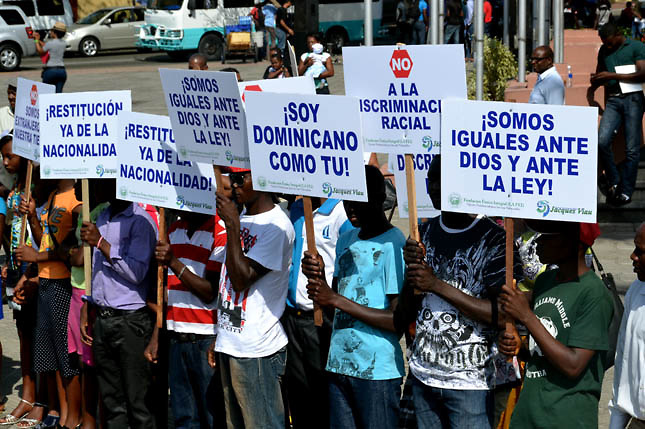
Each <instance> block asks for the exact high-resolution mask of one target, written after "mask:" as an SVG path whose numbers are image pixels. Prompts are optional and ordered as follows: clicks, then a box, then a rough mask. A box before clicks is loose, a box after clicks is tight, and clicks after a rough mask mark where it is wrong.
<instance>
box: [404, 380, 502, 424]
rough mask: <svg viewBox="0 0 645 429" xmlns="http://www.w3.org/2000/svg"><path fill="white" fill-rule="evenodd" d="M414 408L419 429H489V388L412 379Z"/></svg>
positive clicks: (492, 410)
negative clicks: (456, 387)
mask: <svg viewBox="0 0 645 429" xmlns="http://www.w3.org/2000/svg"><path fill="white" fill-rule="evenodd" d="M409 376H410V377H413V375H412V374H410V375H409ZM412 383H413V384H412V397H413V402H414V411H415V413H416V415H417V426H418V427H419V429H435V428H444V429H447V428H452V429H463V428H467V429H475V428H476V429H490V428H491V427H492V425H493V414H494V401H493V392H492V391H491V390H453V389H440V388H437V387H430V386H426V385H425V384H423V383H421V382H420V381H419V380H417V379H416V378H415V379H414V380H413V381H412Z"/></svg>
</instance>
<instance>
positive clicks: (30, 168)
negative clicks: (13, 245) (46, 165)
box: [20, 160, 34, 246]
mask: <svg viewBox="0 0 645 429" xmlns="http://www.w3.org/2000/svg"><path fill="white" fill-rule="evenodd" d="M33 171H34V164H33V163H32V162H31V160H29V161H28V162H27V180H26V182H25V200H27V204H29V200H30V199H31V176H32V173H33ZM26 235H27V215H26V214H24V215H22V221H21V222H20V245H21V246H22V245H23V244H25V236H26Z"/></svg>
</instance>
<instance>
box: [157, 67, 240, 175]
mask: <svg viewBox="0 0 645 429" xmlns="http://www.w3.org/2000/svg"><path fill="white" fill-rule="evenodd" d="M159 74H160V75H161V85H162V86H163V90H164V93H165V99H166V105H167V106H168V115H169V116H170V122H171V123H172V129H173V132H174V134H175V139H176V140H177V148H178V150H179V156H180V157H181V158H182V159H188V160H191V161H196V162H202V163H208V164H215V165H231V166H233V167H242V168H248V167H249V151H248V145H247V140H246V120H245V116H244V108H243V107H242V100H241V99H240V91H239V89H238V87H237V78H236V76H235V73H230V72H211V71H199V70H169V69H159Z"/></svg>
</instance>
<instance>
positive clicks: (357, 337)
mask: <svg viewBox="0 0 645 429" xmlns="http://www.w3.org/2000/svg"><path fill="white" fill-rule="evenodd" d="M365 173H366V179H367V193H368V200H369V202H366V203H358V202H351V201H345V202H344V205H345V211H346V212H347V218H348V219H349V221H350V222H351V223H352V225H354V226H355V227H358V228H360V229H356V230H352V231H349V232H347V233H345V234H343V235H341V236H340V238H339V239H338V242H337V245H336V263H335V269H334V278H333V282H332V287H331V288H330V287H329V286H328V284H327V280H326V278H325V275H324V273H325V270H324V263H323V261H322V258H320V257H314V256H312V255H311V254H310V253H309V252H305V257H304V258H303V260H302V271H303V273H304V274H305V275H306V276H307V278H308V279H309V284H308V285H307V290H308V293H309V298H311V299H312V300H313V301H314V302H316V303H318V304H319V305H321V306H322V307H325V308H327V309H335V314H334V322H333V331H332V336H331V346H330V349H329V357H328V360H327V371H329V372H330V373H331V374H330V378H329V401H330V404H329V408H330V427H343V428H352V427H396V424H397V420H398V414H399V398H400V396H401V381H402V377H403V375H404V368H403V353H402V351H401V347H400V345H399V336H398V335H397V334H396V333H395V328H394V318H393V309H394V308H395V307H396V302H397V299H398V295H399V292H400V291H401V288H402V286H403V279H404V271H405V265H404V262H403V245H404V244H405V237H404V235H403V233H401V231H400V230H399V229H397V228H395V227H394V226H392V225H391V224H390V222H389V221H388V220H387V218H386V217H385V215H384V213H383V202H384V201H385V183H384V179H383V175H382V174H381V172H380V171H379V169H378V168H376V167H373V166H369V165H368V166H366V167H365Z"/></svg>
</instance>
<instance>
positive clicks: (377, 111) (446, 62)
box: [343, 45, 467, 154]
mask: <svg viewBox="0 0 645 429" xmlns="http://www.w3.org/2000/svg"><path fill="white" fill-rule="evenodd" d="M366 67H367V68H366ZM343 73H344V76H345V94H347V95H349V96H354V97H359V98H360V109H361V113H362V118H363V130H364V147H365V151H366V152H380V153H400V154H404V153H427V152H429V149H431V148H432V147H433V146H438V145H439V142H440V138H441V135H440V134H441V133H440V131H441V129H440V112H441V105H442V100H443V99H446V98H461V99H466V97H467V90H466V67H465V63H464V49H463V46H462V45H419V46H375V47H343Z"/></svg>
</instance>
